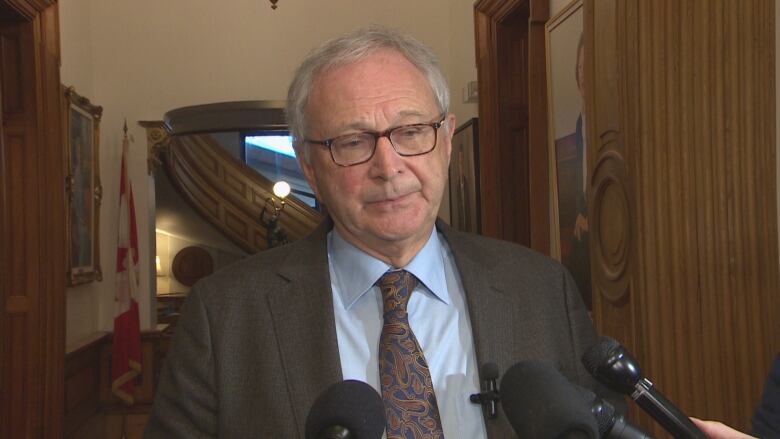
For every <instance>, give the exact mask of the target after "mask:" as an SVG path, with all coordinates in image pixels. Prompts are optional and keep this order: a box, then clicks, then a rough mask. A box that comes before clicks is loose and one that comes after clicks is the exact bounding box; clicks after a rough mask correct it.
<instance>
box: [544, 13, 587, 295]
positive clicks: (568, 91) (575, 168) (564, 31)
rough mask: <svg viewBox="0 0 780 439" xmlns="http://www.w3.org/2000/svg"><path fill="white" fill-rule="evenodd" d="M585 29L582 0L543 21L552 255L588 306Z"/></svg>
mask: <svg viewBox="0 0 780 439" xmlns="http://www.w3.org/2000/svg"><path fill="white" fill-rule="evenodd" d="M583 31H584V8H583V1H582V0H574V1H572V2H570V3H569V4H568V5H566V6H565V7H564V8H563V9H562V10H561V11H560V12H559V13H558V14H556V15H555V16H554V17H552V18H551V19H550V20H549V21H548V22H547V24H546V25H545V36H546V40H545V42H546V49H547V53H546V55H547V102H548V105H547V108H548V130H549V131H548V139H549V144H548V161H549V163H550V173H549V175H550V177H549V178H550V255H551V256H552V257H553V258H555V259H558V260H559V261H561V262H562V263H563V264H564V265H565V266H566V268H567V269H568V270H569V271H570V272H571V273H572V277H573V278H574V281H575V283H576V284H577V287H578V289H579V291H580V293H581V295H582V298H583V301H584V302H585V305H586V306H587V307H588V308H589V309H590V305H591V290H592V280H591V274H590V233H589V227H588V210H587V209H588V196H587V188H588V183H587V181H588V170H587V154H588V153H587V150H588V148H587V139H586V129H585V128H586V125H585V113H584V108H585V105H584V104H585V102H584V99H585V98H584V96H585V93H584V87H585V84H584V82H585V81H584V79H585V78H584V72H585V70H584V63H585V56H584V52H585V46H584V39H583Z"/></svg>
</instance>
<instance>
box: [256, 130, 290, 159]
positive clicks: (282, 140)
mask: <svg viewBox="0 0 780 439" xmlns="http://www.w3.org/2000/svg"><path fill="white" fill-rule="evenodd" d="M246 144H247V145H252V146H254V147H257V148H263V149H267V150H269V151H273V152H277V153H279V154H284V155H286V156H288V157H293V158H294V157H295V150H293V146H292V137H290V136H273V135H265V136H246Z"/></svg>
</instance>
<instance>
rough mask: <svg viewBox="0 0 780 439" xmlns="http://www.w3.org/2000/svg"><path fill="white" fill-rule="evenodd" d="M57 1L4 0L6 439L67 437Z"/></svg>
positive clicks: (0, 212)
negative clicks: (64, 426)
mask: <svg viewBox="0 0 780 439" xmlns="http://www.w3.org/2000/svg"><path fill="white" fill-rule="evenodd" d="M58 32H59V29H58V15H57V6H56V4H54V2H52V1H44V0H38V1H33V0H29V1H24V0H6V1H3V2H1V3H0V61H1V65H2V69H1V70H0V72H1V73H0V81H2V84H0V85H1V86H0V90H1V91H0V99H1V100H2V105H1V107H2V109H1V110H0V119H2V124H0V125H2V128H1V134H2V136H0V242H2V245H0V270H1V271H0V273H1V275H0V306H2V310H0V437H3V438H43V437H47V438H49V437H52V438H56V437H61V436H62V417H63V412H64V409H63V403H64V401H63V400H64V396H63V395H64V393H63V382H64V379H63V376H64V358H65V355H64V350H65V277H64V276H65V257H64V255H65V254H64V241H65V232H64V230H65V228H64V224H65V223H64V222H65V214H64V213H65V212H64V198H63V197H64V193H65V191H64V162H63V147H62V136H61V127H60V105H59V103H60V93H59V90H60V76H59V65H60V63H59V36H58Z"/></svg>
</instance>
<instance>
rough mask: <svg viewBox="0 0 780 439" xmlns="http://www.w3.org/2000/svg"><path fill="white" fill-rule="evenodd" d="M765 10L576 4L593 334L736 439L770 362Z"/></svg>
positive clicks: (637, 0) (779, 319)
mask: <svg viewBox="0 0 780 439" xmlns="http://www.w3.org/2000/svg"><path fill="white" fill-rule="evenodd" d="M774 8H775V2H774V1H772V0H750V1H711V0H691V1H686V2H678V1H676V0H666V1H642V0H597V1H592V0H591V1H588V0H586V1H585V21H586V22H585V29H586V36H587V37H586V38H587V41H586V51H588V53H591V54H592V55H591V56H588V57H587V63H586V68H587V75H586V76H587V82H588V90H592V91H593V93H592V94H591V93H589V95H590V96H594V98H593V99H591V100H589V101H588V102H587V109H586V113H587V114H588V115H589V119H588V123H589V124H590V125H589V130H588V133H589V138H588V144H589V145H592V146H591V148H592V149H591V152H590V153H589V154H588V158H589V169H590V170H591V171H592V172H591V173H590V175H591V179H590V188H589V190H590V196H591V200H592V203H591V206H590V207H591V212H590V218H591V221H592V223H591V232H592V235H593V236H592V238H593V243H592V246H591V248H592V250H591V252H592V253H591V256H592V261H593V263H592V267H593V275H594V282H595V286H594V310H593V312H594V313H593V315H594V319H595V321H596V324H597V326H598V327H599V329H600V330H601V331H602V332H604V333H607V334H610V335H613V336H615V337H617V338H618V339H620V340H621V341H622V342H623V343H624V344H626V345H627V346H628V347H629V348H630V349H631V350H633V351H634V353H635V354H636V356H637V357H638V359H639V361H640V364H642V366H643V367H644V369H645V372H646V373H647V375H648V376H649V377H651V378H652V379H653V380H654V382H655V383H656V385H657V386H658V387H659V388H660V389H662V391H663V392H664V393H665V394H667V396H668V397H670V399H672V400H673V401H675V402H677V403H678V405H679V406H680V407H681V408H682V409H683V410H684V411H685V412H686V413H688V414H690V415H695V416H699V417H705V418H714V419H718V420H722V421H724V422H726V423H728V424H731V425H733V426H735V427H738V428H741V429H743V430H744V429H748V428H749V421H750V417H751V415H752V412H753V410H754V409H755V406H756V404H757V401H758V400H759V398H760V394H761V387H762V385H763V382H764V379H765V376H766V373H767V370H768V367H769V364H770V362H771V360H772V358H773V356H774V355H775V354H776V353H777V352H778V351H780V294H779V292H778V249H777V247H778V246H777V242H778V237H777V210H776V208H777V206H776V190H777V189H776V175H775V174H776V168H775V166H776V165H775V163H776V162H775V153H776V152H775V125H774V124H775V84H774V62H775V61H774V55H775V48H774V32H775V30H774V26H775V23H774V16H775V13H774ZM590 115H592V116H590ZM643 423H644V425H645V426H646V427H648V428H649V429H651V430H652V429H654V430H653V431H654V432H655V433H656V434H659V435H660V436H663V434H662V432H661V430H660V429H658V427H657V426H654V425H653V424H652V423H651V422H649V421H648V419H647V418H643Z"/></svg>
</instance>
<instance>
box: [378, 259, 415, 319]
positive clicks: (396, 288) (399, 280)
mask: <svg viewBox="0 0 780 439" xmlns="http://www.w3.org/2000/svg"><path fill="white" fill-rule="evenodd" d="M376 284H377V285H378V286H379V289H380V290H381V291H382V302H383V303H384V313H385V314H387V313H388V312H392V311H396V310H397V311H402V312H404V313H405V312H406V305H407V304H408V303H409V297H410V296H411V295H412V290H414V287H415V286H417V278H416V277H414V275H413V274H412V273H409V272H408V271H406V270H396V271H388V272H387V273H385V274H383V275H382V277H380V278H379V280H378V281H377V282H376Z"/></svg>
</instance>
